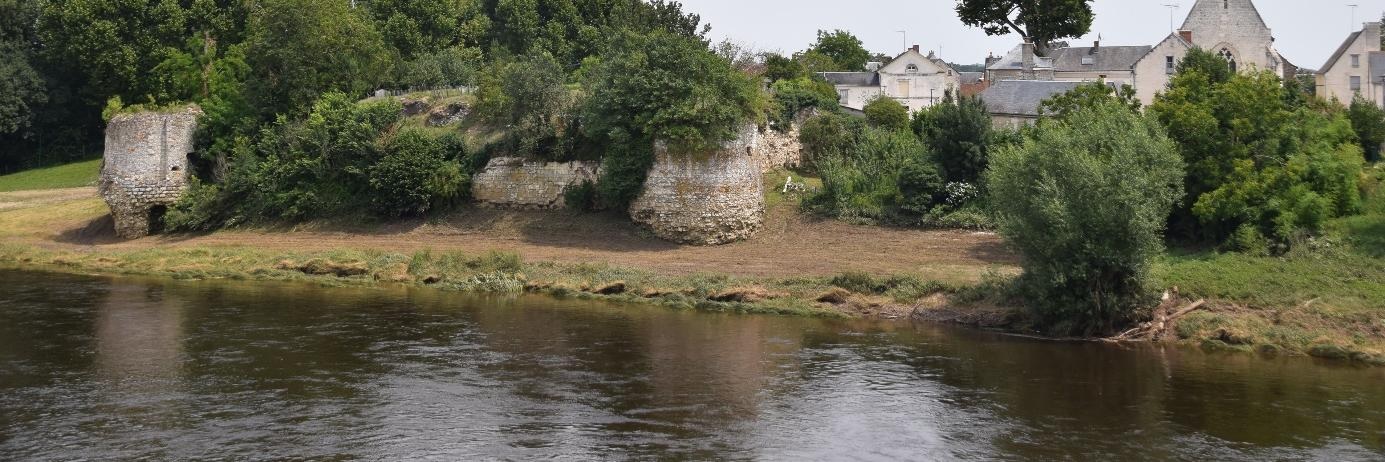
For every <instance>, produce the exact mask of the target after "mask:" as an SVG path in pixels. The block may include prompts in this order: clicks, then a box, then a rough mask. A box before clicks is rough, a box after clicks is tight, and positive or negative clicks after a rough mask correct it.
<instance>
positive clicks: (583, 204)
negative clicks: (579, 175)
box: [563, 181, 600, 212]
mask: <svg viewBox="0 0 1385 462" xmlns="http://www.w3.org/2000/svg"><path fill="white" fill-rule="evenodd" d="M599 198H600V196H599V194H598V190H597V188H596V184H594V183H592V182H590V181H583V182H582V184H578V185H573V186H570V187H568V188H567V190H566V191H563V204H564V205H566V206H567V208H570V209H573V210H579V211H583V212H591V211H595V210H597V209H598V208H600V205H599Z"/></svg>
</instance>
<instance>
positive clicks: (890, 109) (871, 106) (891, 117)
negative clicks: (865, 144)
mask: <svg viewBox="0 0 1385 462" xmlns="http://www.w3.org/2000/svg"><path fill="white" fill-rule="evenodd" d="M863 110H864V111H865V113H866V123H869V124H870V126H872V127H877V128H883V129H886V130H908V129H909V108H907V107H904V105H903V104H900V103H899V101H895V100H894V98H890V97H888V96H884V95H881V96H877V97H875V98H873V99H871V100H870V102H868V103H866V107H865V108H864V109H863Z"/></svg>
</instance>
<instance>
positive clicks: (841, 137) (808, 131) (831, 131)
mask: <svg viewBox="0 0 1385 462" xmlns="http://www.w3.org/2000/svg"><path fill="white" fill-rule="evenodd" d="M865 128H866V124H865V121H864V120H862V119H861V118H859V117H852V116H849V115H846V114H841V113H835V112H828V113H823V114H818V115H817V116H816V117H813V118H811V119H808V120H807V121H806V122H804V123H803V127H802V128H800V129H799V132H798V141H799V142H800V143H802V144H803V154H804V157H805V158H804V159H803V162H804V164H806V165H809V166H812V165H814V163H815V162H816V161H817V159H828V158H833V157H838V158H839V157H842V156H845V155H847V153H848V152H850V151H851V150H853V149H855V146H856V143H858V142H859V141H860V139H861V135H862V134H863V133H864V132H865Z"/></svg>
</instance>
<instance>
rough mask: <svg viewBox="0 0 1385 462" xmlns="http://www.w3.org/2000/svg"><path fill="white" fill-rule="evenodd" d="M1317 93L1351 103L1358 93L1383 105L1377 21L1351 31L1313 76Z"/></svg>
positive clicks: (1384, 62)
mask: <svg viewBox="0 0 1385 462" xmlns="http://www.w3.org/2000/svg"><path fill="white" fill-rule="evenodd" d="M1314 78H1315V80H1316V81H1317V90H1318V96H1321V97H1323V98H1326V99H1329V100H1331V99H1335V100H1337V101H1341V102H1342V104H1351V101H1352V99H1354V98H1356V97H1357V96H1360V97H1362V98H1365V99H1367V100H1370V101H1373V102H1375V104H1377V105H1381V106H1385V51H1381V47H1380V23H1378V22H1368V23H1366V24H1365V26H1363V27H1361V30H1359V31H1356V32H1353V33H1351V35H1348V36H1347V39H1346V41H1344V42H1342V45H1341V46H1340V47H1338V48H1337V51H1336V52H1334V53H1332V57H1330V58H1328V59H1327V62H1326V63H1324V64H1323V65H1322V67H1321V68H1319V69H1318V72H1317V74H1316V75H1315V76H1314Z"/></svg>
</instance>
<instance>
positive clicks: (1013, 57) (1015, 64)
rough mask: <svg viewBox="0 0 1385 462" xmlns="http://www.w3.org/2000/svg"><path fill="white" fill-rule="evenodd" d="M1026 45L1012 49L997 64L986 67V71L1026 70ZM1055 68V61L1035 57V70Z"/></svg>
mask: <svg viewBox="0 0 1385 462" xmlns="http://www.w3.org/2000/svg"><path fill="white" fill-rule="evenodd" d="M1023 55H1024V45H1023V44H1021V45H1018V46H1016V47H1015V48H1014V49H1011V50H1010V52H1009V53H1006V54H1005V56H1002V57H1001V58H1000V60H999V61H996V63H995V64H992V65H990V66H986V69H988V70H993V71H1013V70H1021V69H1024V56H1023ZM1052 67H1053V59H1052V58H1045V57H1043V56H1035V57H1034V68H1035V69H1049V68H1052Z"/></svg>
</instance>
